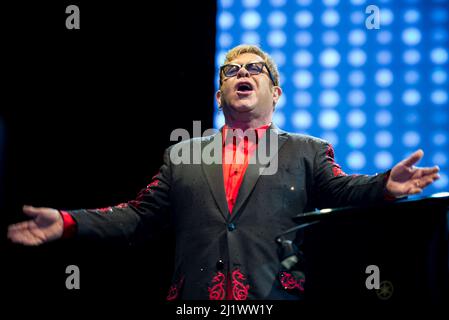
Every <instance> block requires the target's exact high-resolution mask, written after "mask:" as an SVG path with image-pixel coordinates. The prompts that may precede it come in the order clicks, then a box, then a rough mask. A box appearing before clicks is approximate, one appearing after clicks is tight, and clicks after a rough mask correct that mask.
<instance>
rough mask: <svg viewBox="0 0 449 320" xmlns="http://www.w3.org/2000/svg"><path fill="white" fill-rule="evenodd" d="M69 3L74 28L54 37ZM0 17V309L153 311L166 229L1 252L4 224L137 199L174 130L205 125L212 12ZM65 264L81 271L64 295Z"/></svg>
mask: <svg viewBox="0 0 449 320" xmlns="http://www.w3.org/2000/svg"><path fill="white" fill-rule="evenodd" d="M71 4H75V5H78V7H79V9H80V30H67V29H66V27H65V20H66V17H67V16H68V14H66V13H65V9H66V7H67V6H68V5H71ZM2 12H3V15H2V20H1V24H2V27H1V30H2V34H3V35H4V37H3V38H4V43H3V45H2V47H3V50H2V51H3V57H4V62H5V67H6V70H5V72H2V73H3V76H4V80H5V81H2V82H3V84H4V85H3V89H4V90H2V91H4V93H3V94H2V96H3V99H2V106H1V111H0V112H1V114H0V119H2V121H3V123H4V133H5V135H4V143H5V147H4V149H3V150H2V151H1V152H2V153H1V160H2V162H3V167H4V168H3V169H4V172H3V176H0V177H2V180H1V184H2V187H3V190H4V197H3V201H2V203H1V210H2V213H1V227H2V229H1V230H2V234H3V236H2V237H1V239H2V242H1V251H2V253H1V255H2V258H1V262H0V264H1V268H2V269H1V278H2V280H1V282H2V285H1V291H2V298H0V299H2V300H3V302H4V303H2V304H4V305H8V304H9V303H10V302H13V301H19V302H23V303H25V302H26V301H27V299H29V298H30V297H34V298H33V300H34V301H42V302H44V301H51V299H55V301H58V303H59V304H62V303H63V302H64V301H70V304H73V303H76V302H82V303H87V302H91V301H96V299H101V301H115V300H117V299H118V300H120V301H122V302H123V301H126V302H130V303H131V302H133V303H134V302H135V301H142V302H145V303H146V304H148V303H149V304H151V303H154V304H158V303H159V302H160V301H162V300H164V299H165V296H166V294H167V289H168V287H169V283H170V276H171V271H172V263H173V253H174V251H173V250H174V248H173V247H174V245H173V244H174V242H173V238H172V233H171V231H170V230H167V231H166V232H165V233H164V234H163V235H162V236H159V237H158V238H152V239H148V240H146V241H145V242H143V243H142V244H141V245H138V246H135V247H131V248H130V247H126V246H120V245H116V244H112V243H98V244H92V243H82V242H78V241H63V242H55V243H51V244H48V245H44V246H41V247H35V248H30V247H22V246H17V245H12V244H11V243H9V242H8V241H7V240H6V226H7V225H8V224H10V223H14V222H18V221H21V220H23V219H25V217H24V216H23V214H22V213H21V206H22V205H23V204H31V205H34V206H48V207H53V208H60V209H76V208H97V207H104V206H109V205H113V204H117V203H120V202H124V201H127V200H131V199H134V197H135V196H136V194H137V192H138V191H139V190H140V189H141V188H143V187H145V186H146V184H148V183H149V181H150V179H151V177H152V176H153V175H154V174H155V172H156V171H157V170H158V168H159V166H160V165H161V163H162V154H163V150H164V149H165V148H166V147H167V146H169V145H170V144H172V143H174V142H171V141H170V139H169V137H170V132H171V131H172V130H173V129H175V128H185V129H187V130H189V131H190V132H191V131H192V121H194V120H200V121H201V122H202V126H203V129H204V130H205V129H207V128H211V127H212V115H213V108H214V104H213V101H214V63H215V62H214V55H215V14H216V4H215V2H214V1H201V2H200V1H178V2H175V1H161V2H157V3H156V2H153V1H142V2H138V1H119V2H111V1H74V2H68V1H53V2H49V1H29V3H26V2H21V3H15V4H2ZM70 264H75V265H77V266H79V268H80V273H81V278H80V279H81V289H80V290H78V291H69V290H67V289H66V288H65V279H66V277H67V275H66V274H65V268H66V266H68V265H70ZM44 292H45V294H43V293H44ZM64 299H66V300H64ZM125 305H126V304H125Z"/></svg>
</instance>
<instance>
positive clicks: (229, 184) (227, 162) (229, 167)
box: [223, 124, 270, 213]
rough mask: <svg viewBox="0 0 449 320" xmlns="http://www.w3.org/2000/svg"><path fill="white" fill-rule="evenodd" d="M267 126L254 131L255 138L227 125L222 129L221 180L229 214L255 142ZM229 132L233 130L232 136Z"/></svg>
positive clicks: (255, 146)
mask: <svg viewBox="0 0 449 320" xmlns="http://www.w3.org/2000/svg"><path fill="white" fill-rule="evenodd" d="M269 126H270V125H269V124H267V125H264V126H262V127H260V128H257V129H255V132H256V133H257V136H256V135H255V134H254V135H253V136H251V135H250V134H249V132H248V131H246V133H247V135H246V136H245V135H244V133H243V131H242V130H235V129H232V128H229V127H228V126H227V125H225V126H224V127H223V180H224V187H225V193H226V201H227V202H228V208H229V212H230V213H232V209H233V208H234V205H235V201H236V200H237V196H238V193H239V190H240V186H241V184H242V181H243V177H244V175H245V172H246V169H247V168H248V161H249V159H250V158H251V156H252V155H253V153H254V151H255V150H256V148H257V141H258V140H259V139H260V138H261V137H262V136H263V134H264V133H265V131H266V130H267V129H268V127H269ZM231 130H234V131H233V133H234V134H233V135H230V134H229V132H231ZM251 137H252V138H251Z"/></svg>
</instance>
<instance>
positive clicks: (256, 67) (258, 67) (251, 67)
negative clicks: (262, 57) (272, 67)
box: [246, 63, 263, 74]
mask: <svg viewBox="0 0 449 320" xmlns="http://www.w3.org/2000/svg"><path fill="white" fill-rule="evenodd" d="M262 69H263V64H262V63H249V64H247V65H246V70H248V72H249V73H251V74H259V73H261V72H262Z"/></svg>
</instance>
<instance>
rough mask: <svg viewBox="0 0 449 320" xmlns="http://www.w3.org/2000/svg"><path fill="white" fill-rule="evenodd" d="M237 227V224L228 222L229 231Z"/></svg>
mask: <svg viewBox="0 0 449 320" xmlns="http://www.w3.org/2000/svg"><path fill="white" fill-rule="evenodd" d="M235 228H237V227H236V226H235V224H233V223H230V224H228V230H229V231H234V230H235Z"/></svg>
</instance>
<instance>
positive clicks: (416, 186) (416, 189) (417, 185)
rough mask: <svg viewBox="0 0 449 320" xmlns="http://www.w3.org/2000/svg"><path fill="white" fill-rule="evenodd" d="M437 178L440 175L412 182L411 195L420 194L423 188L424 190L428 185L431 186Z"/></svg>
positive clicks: (435, 174)
mask: <svg viewBox="0 0 449 320" xmlns="http://www.w3.org/2000/svg"><path fill="white" fill-rule="evenodd" d="M439 178H440V175H439V174H438V173H434V174H432V175H431V176H426V177H424V178H420V179H416V180H414V181H413V185H412V191H413V194H414V193H420V192H422V190H423V189H424V188H426V187H427V186H428V185H430V184H432V183H433V182H434V181H436V180H438V179H439Z"/></svg>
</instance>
